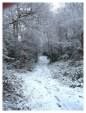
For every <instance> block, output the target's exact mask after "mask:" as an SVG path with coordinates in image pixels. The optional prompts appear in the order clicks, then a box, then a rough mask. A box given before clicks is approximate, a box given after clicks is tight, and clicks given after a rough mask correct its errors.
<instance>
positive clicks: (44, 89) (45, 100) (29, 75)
mask: <svg viewBox="0 0 86 113" xmlns="http://www.w3.org/2000/svg"><path fill="white" fill-rule="evenodd" d="M48 63H49V60H48V59H47V57H45V56H40V57H39V62H38V64H37V66H36V68H35V69H34V70H33V72H26V73H16V74H17V76H19V77H22V79H23V81H24V83H23V92H24V95H25V97H26V100H27V101H28V103H27V104H28V106H29V107H30V109H31V110H60V109H61V110H82V109H83V92H82V91H81V90H78V89H77V88H74V89H73V88H69V87H67V86H64V85H63V84H61V82H58V81H57V80H56V79H53V78H52V73H51V71H50V70H49V68H48Z"/></svg>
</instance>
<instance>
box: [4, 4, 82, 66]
mask: <svg viewBox="0 0 86 113" xmlns="http://www.w3.org/2000/svg"><path fill="white" fill-rule="evenodd" d="M53 7H54V6H53V4H50V3H28V4H25V3H21V4H15V5H13V6H11V7H9V8H7V9H5V10H4V11H3V37H4V40H3V41H4V56H5V57H4V58H8V57H9V58H13V59H15V60H16V61H17V60H18V61H20V60H21V61H24V60H23V58H24V57H26V59H27V58H28V59H27V60H29V58H31V59H33V60H35V61H36V60H37V56H38V55H39V54H43V53H45V54H47V55H48V56H49V57H50V58H51V57H53V55H52V54H56V55H55V56H56V57H57V56H58V58H59V56H60V57H61V56H63V55H64V54H66V53H65V52H66V49H72V50H75V49H76V50H78V49H80V50H81V49H82V41H81V40H83V39H81V34H82V33H83V4H82V3H65V4H64V5H63V4H62V7H61V6H60V7H58V8H57V9H55V10H53V9H54V8H53ZM68 52H70V53H69V54H68V57H69V58H71V57H74V56H75V55H74V54H75V53H74V54H73V55H70V54H72V53H71V50H69V51H68ZM78 52H79V50H78ZM81 52H82V50H81ZM80 56H81V55H78V56H76V57H80ZM58 58H56V60H58ZM51 59H52V58H51ZM76 59H77V58H76ZM30 61H31V60H30ZM26 62H27V61H26ZM15 65H16V64H15ZM17 66H18V64H17ZM21 66H22V65H21Z"/></svg>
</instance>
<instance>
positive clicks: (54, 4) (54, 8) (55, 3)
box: [50, 2, 65, 12]
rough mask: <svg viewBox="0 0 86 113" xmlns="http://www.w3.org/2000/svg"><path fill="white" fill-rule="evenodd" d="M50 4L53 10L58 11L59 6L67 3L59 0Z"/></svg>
mask: <svg viewBox="0 0 86 113" xmlns="http://www.w3.org/2000/svg"><path fill="white" fill-rule="evenodd" d="M50 4H51V11H52V12H56V10H57V9H58V8H61V7H64V5H65V4H64V3H59V2H51V3H50Z"/></svg>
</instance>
